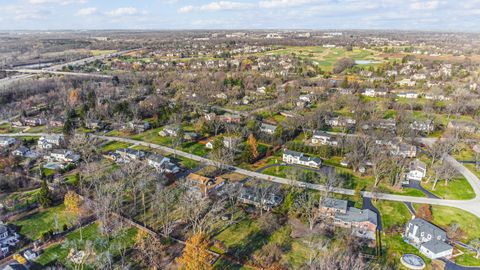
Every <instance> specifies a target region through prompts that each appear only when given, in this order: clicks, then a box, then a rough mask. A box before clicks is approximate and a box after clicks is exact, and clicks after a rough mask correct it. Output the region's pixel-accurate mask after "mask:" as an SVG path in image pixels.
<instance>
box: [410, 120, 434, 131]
mask: <svg viewBox="0 0 480 270" xmlns="http://www.w3.org/2000/svg"><path fill="white" fill-rule="evenodd" d="M410 128H411V129H413V130H417V131H423V132H432V131H433V130H434V128H435V127H434V125H433V121H431V120H427V121H419V120H415V121H413V122H412V123H411V124H410Z"/></svg>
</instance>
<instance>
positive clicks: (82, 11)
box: [77, 7, 97, 16]
mask: <svg viewBox="0 0 480 270" xmlns="http://www.w3.org/2000/svg"><path fill="white" fill-rule="evenodd" d="M96 12H97V8H95V7H89V8H82V9H80V10H79V11H78V12H77V16H90V15H93V14H95V13H96Z"/></svg>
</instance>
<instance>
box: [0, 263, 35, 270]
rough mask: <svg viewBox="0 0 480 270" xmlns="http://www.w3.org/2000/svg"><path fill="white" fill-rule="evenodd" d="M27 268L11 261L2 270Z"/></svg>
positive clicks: (22, 269)
mask: <svg viewBox="0 0 480 270" xmlns="http://www.w3.org/2000/svg"><path fill="white" fill-rule="evenodd" d="M28 269H29V268H28V267H26V266H25V265H23V264H19V263H11V264H9V265H7V266H5V267H3V268H2V270H28Z"/></svg>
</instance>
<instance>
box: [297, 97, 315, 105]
mask: <svg viewBox="0 0 480 270" xmlns="http://www.w3.org/2000/svg"><path fill="white" fill-rule="evenodd" d="M298 99H299V100H301V101H305V102H307V103H312V101H313V96H312V95H300V97H299V98H298Z"/></svg>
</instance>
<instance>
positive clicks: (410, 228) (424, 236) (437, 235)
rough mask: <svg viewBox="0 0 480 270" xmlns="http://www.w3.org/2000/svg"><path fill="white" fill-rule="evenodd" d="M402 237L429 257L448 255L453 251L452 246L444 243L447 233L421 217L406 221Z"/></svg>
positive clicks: (435, 257)
mask: <svg viewBox="0 0 480 270" xmlns="http://www.w3.org/2000/svg"><path fill="white" fill-rule="evenodd" d="M403 239H404V240H405V242H407V243H409V244H411V245H413V246H415V247H416V248H418V249H419V250H420V252H422V253H423V254H424V255H425V256H427V257H429V258H430V259H437V258H441V257H450V256H452V253H453V247H452V246H451V245H449V244H447V243H446V241H447V233H446V232H445V231H444V230H442V229H440V228H438V227H437V226H435V225H433V224H432V223H430V222H428V221H426V220H423V219H421V218H414V219H412V220H410V221H409V222H408V223H407V226H406V227H405V233H404V234H403Z"/></svg>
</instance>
